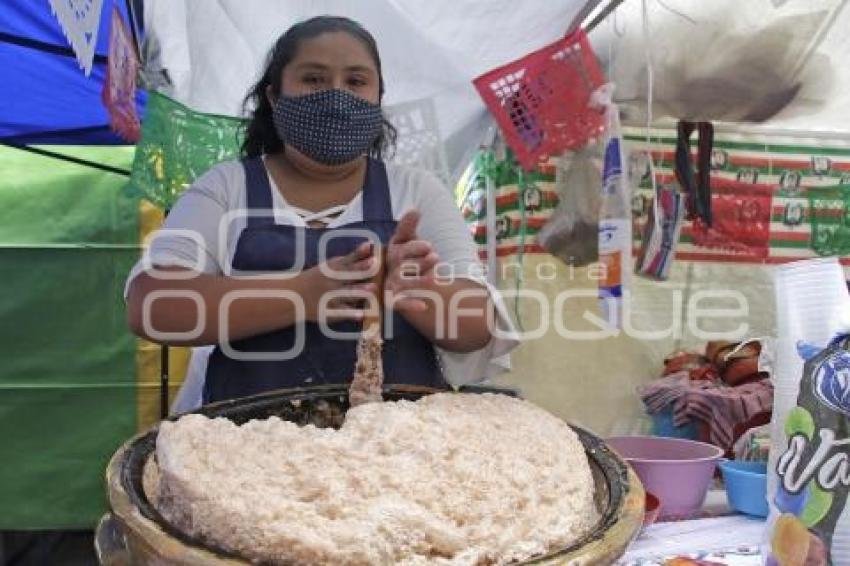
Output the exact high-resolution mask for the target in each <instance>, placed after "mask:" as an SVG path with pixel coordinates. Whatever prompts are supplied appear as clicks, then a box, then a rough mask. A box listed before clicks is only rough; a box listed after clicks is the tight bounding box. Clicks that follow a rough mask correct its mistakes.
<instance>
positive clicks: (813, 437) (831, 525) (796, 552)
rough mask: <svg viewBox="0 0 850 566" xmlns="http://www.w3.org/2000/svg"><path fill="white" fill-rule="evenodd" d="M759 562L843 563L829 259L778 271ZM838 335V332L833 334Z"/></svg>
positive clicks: (848, 383) (846, 543) (846, 364)
mask: <svg viewBox="0 0 850 566" xmlns="http://www.w3.org/2000/svg"><path fill="white" fill-rule="evenodd" d="M776 301H777V328H778V336H779V337H778V340H777V345H776V354H775V374H774V375H775V391H776V397H775V402H774V413H773V420H772V421H771V434H770V435H771V450H770V460H769V465H768V504H769V506H770V515H769V517H768V524H767V530H766V533H765V538H764V541H763V545H762V552H763V556H764V558H765V561H766V563H767V564H773V565H778V566H797V565H799V566H804V565H805V566H818V565H821V564H822V565H824V566H826V565H832V566H850V507H848V505H847V499H848V497H847V496H848V493H850V338H848V337H847V336H846V334H842V333H846V332H847V330H848V325H847V321H848V315H849V314H850V296H848V293H847V286H846V282H845V278H844V273H843V271H842V269H841V266H840V265H839V263H838V261H837V260H835V259H825V260H810V261H804V262H797V263H793V264H789V265H787V266H783V267H781V268H779V269H778V270H777V275H776ZM836 336H837V338H836Z"/></svg>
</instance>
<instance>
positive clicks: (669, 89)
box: [145, 0, 850, 172]
mask: <svg viewBox="0 0 850 566" xmlns="http://www.w3.org/2000/svg"><path fill="white" fill-rule="evenodd" d="M596 3H598V2H587V1H585V0H525V1H523V2H516V1H512V0H483V1H482V0H430V1H428V2H422V1H420V0H370V1H368V2H363V1H359V2H358V1H355V0H287V1H286V2H280V1H279V0H248V1H245V0H205V1H203V2H199V1H197V0H146V2H145V24H146V30H147V34H148V37H149V40H150V42H151V47H152V49H151V50H150V51H149V55H152V56H150V57H148V59H149V61H148V63H149V66H154V67H160V68H163V69H166V70H167V72H168V76H169V77H170V80H171V84H170V85H169V86H164V87H162V90H163V91H164V92H166V94H169V95H170V96H172V97H173V98H175V99H176V100H178V101H179V102H182V103H184V104H186V105H187V106H189V107H190V108H192V109H194V110H197V111H200V112H209V113H214V114H224V115H232V116H238V115H240V114H241V112H242V102H243V99H244V97H245V94H246V92H247V90H248V88H249V86H250V85H251V84H252V83H253V82H254V81H255V80H256V79H257V78H258V75H259V73H260V72H261V67H262V64H263V61H264V58H265V56H266V53H267V51H268V49H269V48H270V47H271V45H272V44H273V42H274V41H275V39H276V38H277V37H278V36H279V35H280V34H281V33H282V32H283V31H285V30H286V29H287V28H288V27H289V26H290V25H292V24H293V23H296V22H298V21H300V20H303V19H306V18H309V17H312V16H315V15H320V14H336V15H343V16H348V17H351V18H353V19H355V20H357V21H359V22H361V23H362V24H363V25H364V26H365V27H366V28H367V29H368V30H370V31H371V32H372V33H373V35H374V36H375V38H376V40H377V42H378V46H379V49H380V52H381V57H382V59H383V65H384V69H385V75H386V77H385V78H386V83H387V95H386V99H385V103H386V104H387V105H395V104H398V103H403V102H410V101H414V100H421V99H431V100H433V102H434V104H435V107H436V109H437V119H438V122H439V124H440V129H441V133H442V137H443V140H444V142H445V144H446V153H447V155H448V160H449V165H450V169H451V170H453V171H454V172H457V168H458V166H459V165H461V164H462V163H463V162H464V161H465V159H466V158H467V157H468V156H469V152H470V150H471V149H474V148H475V147H476V146H477V145H478V142H479V140H480V139H481V136H482V134H483V132H484V127H485V124H487V123H488V119H487V114H486V111H485V110H484V106H483V105H482V103H481V101H480V99H479V98H478V95H477V94H476V92H475V90H474V88H473V87H472V84H471V81H472V79H474V78H475V77H476V76H478V75H480V74H482V73H484V72H486V71H488V70H490V69H492V68H494V67H497V66H499V65H502V64H504V63H506V62H509V61H511V60H513V59H515V58H518V57H521V56H522V55H524V54H526V53H528V52H530V51H532V50H535V49H538V48H540V47H542V46H544V45H546V44H547V43H549V42H551V41H554V40H556V39H557V38H558V37H560V36H562V35H563V34H564V32H565V31H566V30H567V29H568V28H569V26H570V24H571V22H572V20H573V18H574V17H576V15H577V14H579V13H580V12H581V11H582V9H583V8H585V7H586V6H588V5H589V4H590V5H592V4H596ZM846 3H847V2H846V0H748V1H747V2H739V1H738V0H712V2H693V1H690V0H665V1H664V2H660V1H659V0H647V1H646V2H645V4H646V9H647V19H648V24H649V26H648V29H649V39H650V41H649V46H650V49H649V55H650V57H651V60H652V63H653V71H654V81H653V85H654V92H655V94H654V97H653V98H654V102H655V104H654V106H655V117H656V118H659V117H665V116H666V117H670V118H704V119H711V120H726V121H727V122H728V121H731V122H733V123H734V122H738V121H740V120H742V119H746V118H747V117H748V116H749V117H756V118H760V117H767V118H769V120H768V122H767V124H765V127H767V128H769V129H774V130H791V131H798V132H827V133H830V134H836V133H837V134H845V133H850V113H847V112H846V111H845V110H844V109H845V108H846V107H847V106H848V104H850V88H848V87H850V66H848V65H846V63H845V62H846V58H847V57H846V56H847V54H848V53H850V37H848V36H847V34H846V33H844V30H847V29H850V10H843V9H842V8H843V7H844V5H845V4H846ZM606 4H607V1H604V2H602V3H601V5H600V8H602V7H604V6H605V5H606ZM643 6H644V2H643V0H625V1H624V2H623V3H622V5H620V7H619V8H618V9H617V10H616V12H615V13H614V16H612V17H609V18H608V20H607V21H606V22H604V23H603V24H602V25H600V26H599V27H598V28H596V29H595V30H594V32H593V33H592V35H591V38H592V39H593V42H594V45H595V47H596V50H597V54H598V55H599V57H600V59H602V60H603V61H605V65H606V68H607V69H608V71H609V74H610V76H611V78H612V80H613V81H614V82H615V83H616V84H617V91H616V94H617V99H618V100H619V101H621V103H623V104H624V109H625V110H626V111H627V117H631V122H632V123H642V121H643V120H644V111H645V102H646V89H647V72H646V61H647V56H646V55H647V50H646V49H645V46H646V43H645V42H644V29H643V26H642V8H643ZM609 59H610V61H609ZM627 121H629V120H627Z"/></svg>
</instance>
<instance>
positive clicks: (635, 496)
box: [529, 466, 646, 566]
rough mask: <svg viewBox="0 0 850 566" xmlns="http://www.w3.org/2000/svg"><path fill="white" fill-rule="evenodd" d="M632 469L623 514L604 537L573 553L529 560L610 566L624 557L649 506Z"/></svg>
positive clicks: (567, 565) (553, 564)
mask: <svg viewBox="0 0 850 566" xmlns="http://www.w3.org/2000/svg"><path fill="white" fill-rule="evenodd" d="M628 470H629V475H628V493H627V494H626V496H625V498H624V501H623V506H622V507H621V509H620V515H619V517H618V518H617V522H616V523H614V524H613V525H611V528H609V529H608V530H607V531H606V532H605V534H604V536H602V537H601V538H599V539H597V540H594V541H592V542H589V543H587V544H586V545H584V546H582V547H581V548H579V549H576V550H574V551H572V552H569V553H566V554H561V555H559V556H553V557H552V558H549V559H540V560H537V561H535V560H532V561H530V562H529V563H530V564H540V565H543V564H545V565H546V566H591V565H593V566H596V565H600V566H602V565H605V566H608V565H610V564H614V563H615V562H616V561H617V559H619V558H620V557H622V556H623V554H624V553H625V552H626V549H628V547H629V545H630V544H631V543H632V542H633V541H634V539H635V538H637V536H638V534H639V533H640V529H641V527H642V526H643V517H644V511H645V509H644V508H645V506H646V501H645V497H646V495H645V492H644V489H643V484H641V482H640V480H639V479H638V477H637V474H635V472H634V470H632V468H631V466H629V468H628Z"/></svg>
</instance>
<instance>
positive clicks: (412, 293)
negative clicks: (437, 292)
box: [384, 210, 440, 313]
mask: <svg viewBox="0 0 850 566" xmlns="http://www.w3.org/2000/svg"><path fill="white" fill-rule="evenodd" d="M419 216H420V215H419V212H417V211H415V210H413V211H410V212H408V213H407V214H405V215H404V216H402V218H401V220H399V223H398V226H397V227H396V231H395V234H393V237H392V239H391V240H390V242H389V245H388V248H387V265H386V270H387V272H386V280H385V282H384V288H385V291H386V294H387V299H388V304H390V305H392V308H393V309H395V310H397V311H399V312H402V313H414V312H424V311H426V310H428V308H429V307H428V303H427V302H426V301H425V300H424V298H423V297H424V295H425V294H428V295H433V293H432V291H433V289H434V285H435V274H434V267H436V265H437V263H439V261H440V257H439V256H438V255H437V253H436V252H435V251H434V249H433V247H432V246H431V244H430V243H429V242H427V241H425V240H420V239H418V238H417V235H416V228H417V225H418V224H419Z"/></svg>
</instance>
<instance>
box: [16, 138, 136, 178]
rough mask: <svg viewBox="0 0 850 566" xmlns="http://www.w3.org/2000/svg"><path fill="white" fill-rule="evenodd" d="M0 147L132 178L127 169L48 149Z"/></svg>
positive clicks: (29, 146)
mask: <svg viewBox="0 0 850 566" xmlns="http://www.w3.org/2000/svg"><path fill="white" fill-rule="evenodd" d="M0 145H5V146H6V147H12V148H15V149H19V150H21V151H28V152H30V153H35V154H36V155H41V156H44V157H52V158H53V159H59V160H61V161H68V162H69V163H74V164H76V165H82V166H84V167H91V168H93V169H99V170H101V171H106V172H107V173H115V174H116V175H123V176H124V177H129V176H130V171H128V170H127V169H120V168H118V167H112V166H111V165H104V164H103V163H97V162H96V161H89V160H88V159H80V158H79V157H73V156H71V155H65V154H64V153H57V152H55V151H49V150H46V149H41V148H38V147H32V146H31V145H24V144H16V143H9V142H4V141H0Z"/></svg>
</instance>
